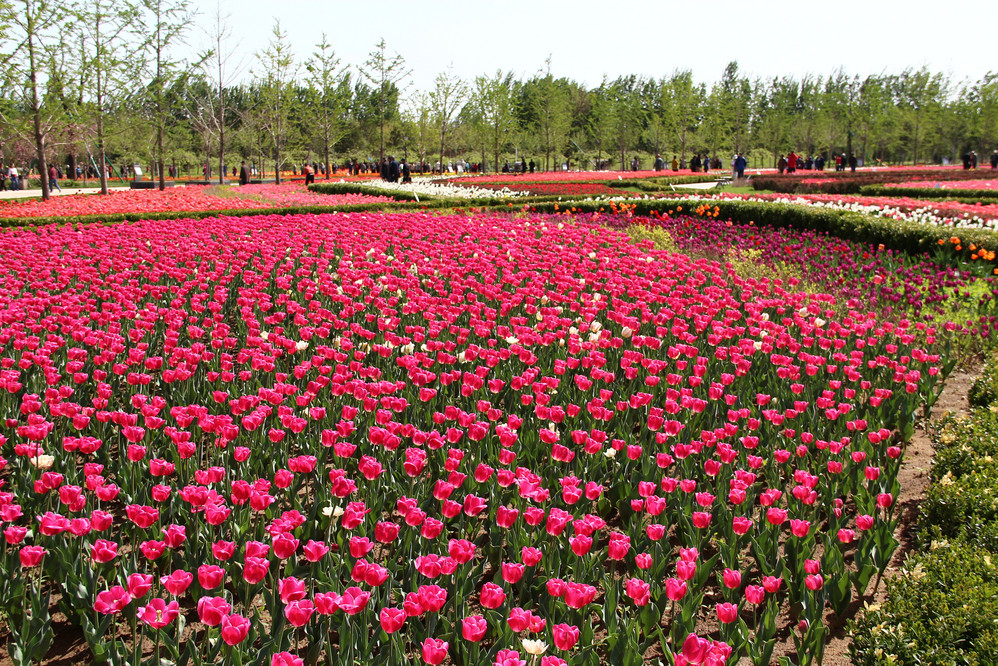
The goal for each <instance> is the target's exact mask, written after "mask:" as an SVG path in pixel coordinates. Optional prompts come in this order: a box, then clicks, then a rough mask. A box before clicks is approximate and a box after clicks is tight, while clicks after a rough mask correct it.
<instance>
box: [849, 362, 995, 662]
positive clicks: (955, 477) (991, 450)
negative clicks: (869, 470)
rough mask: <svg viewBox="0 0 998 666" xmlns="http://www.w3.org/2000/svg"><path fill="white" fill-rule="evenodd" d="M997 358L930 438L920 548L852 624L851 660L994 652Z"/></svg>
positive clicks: (940, 658)
mask: <svg viewBox="0 0 998 666" xmlns="http://www.w3.org/2000/svg"><path fill="white" fill-rule="evenodd" d="M996 389H998V357H993V358H992V359H991V360H990V361H989V363H988V364H987V365H986V367H985V371H984V374H983V375H982V376H981V377H980V378H979V379H978V380H977V381H976V382H975V384H974V385H973V387H972V388H971V392H970V400H971V405H973V406H974V409H973V410H972V411H971V413H970V414H969V415H968V416H966V417H954V416H950V417H947V418H946V419H945V420H944V421H943V422H942V424H941V425H940V426H938V427H937V428H936V431H935V433H934V435H933V444H934V448H935V457H934V459H933V463H932V469H931V478H932V483H931V485H930V487H929V491H928V497H927V500H926V502H925V503H924V505H923V507H922V512H921V514H922V515H921V518H920V526H919V530H920V532H919V541H920V548H919V552H918V553H916V555H915V556H914V557H912V558H911V559H910V560H908V561H907V562H906V563H905V567H904V570H903V571H902V572H901V573H900V574H899V575H898V576H897V577H895V578H894V579H892V580H891V581H889V582H888V585H887V589H888V598H887V601H886V602H885V603H884V604H883V605H881V606H879V607H877V608H871V609H870V610H869V611H868V612H867V613H865V614H864V615H863V616H862V617H860V618H859V619H858V621H857V622H856V623H855V624H854V626H853V627H852V632H851V633H852V645H851V648H850V652H851V655H852V658H853V663H856V664H864V665H865V664H870V665H873V664H881V663H885V662H890V663H898V664H910V663H979V664H984V663H990V662H991V661H993V659H994V655H995V650H996V649H998V629H996V628H995V624H994V618H995V617H996V616H998V505H996V503H995V499H994V498H995V495H996V493H998V464H996V462H995V460H996V459H998V438H996V436H995V433H996V432H998V390H996Z"/></svg>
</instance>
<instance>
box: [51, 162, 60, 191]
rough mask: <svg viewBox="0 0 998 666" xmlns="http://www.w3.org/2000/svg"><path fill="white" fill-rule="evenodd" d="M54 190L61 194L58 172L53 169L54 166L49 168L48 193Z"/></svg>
mask: <svg viewBox="0 0 998 666" xmlns="http://www.w3.org/2000/svg"><path fill="white" fill-rule="evenodd" d="M53 188H55V189H57V190H59V191H60V192H62V188H61V187H60V186H59V170H58V169H56V168H55V165H54V164H53V165H51V166H50V167H49V192H51V191H52V189H53Z"/></svg>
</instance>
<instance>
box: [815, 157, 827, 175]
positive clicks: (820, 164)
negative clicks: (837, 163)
mask: <svg viewBox="0 0 998 666" xmlns="http://www.w3.org/2000/svg"><path fill="white" fill-rule="evenodd" d="M814 168H815V169H817V170H818V171H824V170H825V154H824V153H821V154H820V155H818V156H817V157H815V158H814Z"/></svg>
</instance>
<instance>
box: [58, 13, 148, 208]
mask: <svg viewBox="0 0 998 666" xmlns="http://www.w3.org/2000/svg"><path fill="white" fill-rule="evenodd" d="M138 12H139V10H138V7H137V6H136V5H135V4H134V3H132V2H131V1H130V0H88V1H87V2H85V3H80V4H78V5H77V6H76V7H75V8H74V13H75V14H76V16H77V18H78V19H79V26H80V27H81V34H80V38H81V42H82V44H81V46H82V49H83V54H84V55H83V60H82V67H81V81H82V88H83V91H84V92H85V93H86V94H87V95H88V97H89V101H90V102H91V109H92V114H93V118H94V127H95V134H96V139H97V161H98V171H99V172H100V174H99V177H100V189H101V194H107V147H106V144H105V138H106V132H105V117H106V114H107V104H108V100H109V98H112V97H116V96H121V95H123V94H125V92H126V91H127V90H128V88H129V87H131V86H133V85H134V81H132V80H131V79H130V77H129V68H128V61H127V60H126V59H125V58H123V57H122V56H121V54H122V52H123V51H125V50H127V49H128V47H129V44H130V40H129V37H131V35H132V31H133V30H134V26H135V22H136V20H137V18H138Z"/></svg>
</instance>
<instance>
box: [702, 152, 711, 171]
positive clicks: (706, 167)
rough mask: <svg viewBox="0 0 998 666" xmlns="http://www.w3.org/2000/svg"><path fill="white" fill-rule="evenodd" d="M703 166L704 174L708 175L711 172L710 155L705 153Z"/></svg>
mask: <svg viewBox="0 0 998 666" xmlns="http://www.w3.org/2000/svg"><path fill="white" fill-rule="evenodd" d="M701 164H702V165H703V172H704V173H707V172H708V171H710V155H708V154H707V153H704V154H703V162H702V163H701Z"/></svg>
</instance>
